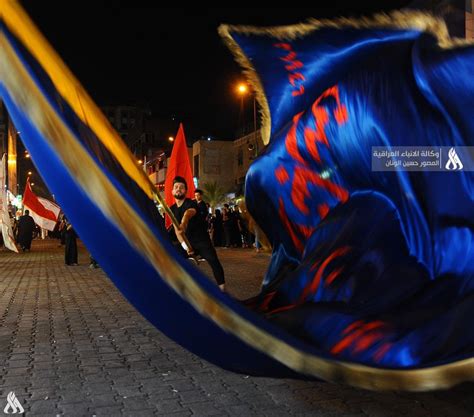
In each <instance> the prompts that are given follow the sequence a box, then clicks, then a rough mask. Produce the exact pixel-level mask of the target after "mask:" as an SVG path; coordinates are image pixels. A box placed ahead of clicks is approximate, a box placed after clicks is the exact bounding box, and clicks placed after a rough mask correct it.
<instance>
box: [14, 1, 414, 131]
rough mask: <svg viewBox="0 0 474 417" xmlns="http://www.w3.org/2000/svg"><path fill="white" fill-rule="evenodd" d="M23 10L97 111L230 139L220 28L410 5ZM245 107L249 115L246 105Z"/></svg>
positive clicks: (229, 60)
mask: <svg viewBox="0 0 474 417" xmlns="http://www.w3.org/2000/svg"><path fill="white" fill-rule="evenodd" d="M110 3H112V2H110ZM381 3H383V6H381V5H380V4H381ZM22 4H23V6H24V7H25V9H26V10H27V12H28V13H29V15H30V16H31V17H32V19H33V21H34V22H35V23H36V24H37V25H38V26H39V28H40V30H41V31H42V32H43V34H44V35H45V36H46V38H47V39H48V40H49V41H50V42H51V43H52V45H53V46H54V48H55V49H56V50H57V51H58V52H59V54H60V55H61V57H62V58H63V59H64V61H65V62H66V63H67V65H68V66H69V67H70V68H71V70H72V72H73V73H74V74H75V75H76V77H77V78H78V79H79V80H80V81H81V83H82V84H83V85H84V87H85V88H86V90H87V91H88V92H89V94H91V96H92V97H93V98H94V100H95V101H96V102H97V103H98V104H99V105H103V104H125V105H126V104H138V105H146V106H148V107H150V108H151V109H152V110H153V112H154V114H156V115H159V116H162V117H164V118H171V117H172V116H175V117H176V120H178V121H182V122H183V123H184V126H185V130H186V132H187V134H188V135H193V136H194V137H195V138H197V137H199V136H201V135H206V136H207V135H211V136H213V137H215V138H217V139H234V132H235V131H236V129H237V128H238V125H239V123H241V121H242V119H241V117H240V116H241V115H240V114H239V112H240V99H239V98H238V97H237V95H236V93H235V85H236V84H237V82H238V81H239V80H243V77H242V76H241V75H240V69H239V67H238V66H237V64H235V62H234V60H233V57H232V55H231V53H230V51H229V50H228V49H227V48H226V47H225V46H224V45H223V43H222V41H221V40H220V37H219V36H218V34H217V27H218V25H219V24H221V23H232V24H251V25H258V26H263V25H276V24H292V23H297V22H301V21H304V20H306V19H308V18H310V17H316V18H325V17H336V16H341V15H344V16H358V15H362V14H372V13H374V12H377V11H389V10H391V9H394V8H400V7H403V6H405V5H407V4H408V2H407V1H384V2H380V1H375V2H372V4H373V7H367V6H365V8H359V9H355V8H347V7H343V6H341V7H339V8H336V7H335V6H337V5H338V4H341V2H337V1H331V2H328V4H331V6H334V8H331V9H323V8H319V9H318V8H313V9H284V8H280V9H278V8H277V9H275V8H273V9H271V10H269V9H263V8H262V9H202V8H199V9H198V8H187V9H173V8H156V7H155V8H153V7H119V6H117V5H113V4H111V5H109V6H107V2H100V1H97V2H94V4H93V5H87V4H86V2H74V3H73V2H62V3H56V2H39V1H37V0H31V1H23V2H22ZM116 4H120V2H116ZM366 4H369V3H366ZM382 7H383V8H382ZM246 104H247V106H246V110H247V112H250V114H251V111H252V110H251V106H252V104H251V101H250V100H249V101H248V103H246Z"/></svg>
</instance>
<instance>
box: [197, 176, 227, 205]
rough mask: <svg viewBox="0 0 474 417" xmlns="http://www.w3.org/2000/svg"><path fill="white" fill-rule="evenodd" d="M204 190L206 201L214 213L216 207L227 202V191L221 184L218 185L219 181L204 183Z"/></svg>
mask: <svg viewBox="0 0 474 417" xmlns="http://www.w3.org/2000/svg"><path fill="white" fill-rule="evenodd" d="M202 190H203V191H204V196H203V198H204V201H206V202H207V203H209V205H210V206H211V208H212V211H213V212H214V208H215V206H217V205H218V204H219V203H222V202H223V201H225V198H226V195H225V191H224V189H223V188H222V187H221V186H220V185H219V184H217V181H214V182H207V183H204V184H203V185H202Z"/></svg>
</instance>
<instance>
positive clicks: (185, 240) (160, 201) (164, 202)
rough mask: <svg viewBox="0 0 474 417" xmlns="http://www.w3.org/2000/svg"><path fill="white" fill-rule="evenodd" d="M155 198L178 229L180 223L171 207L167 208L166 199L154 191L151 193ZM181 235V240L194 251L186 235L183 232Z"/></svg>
mask: <svg viewBox="0 0 474 417" xmlns="http://www.w3.org/2000/svg"><path fill="white" fill-rule="evenodd" d="M153 195H154V197H155V199H156V200H157V201H158V203H160V204H161V205H162V206H163V209H164V210H165V213H166V214H167V215H168V216H169V217H170V219H171V223H173V225H174V226H175V227H176V228H177V229H180V227H181V225H180V224H179V222H178V220H177V219H176V217H175V216H174V214H173V212H172V211H171V209H170V208H169V206H168V204H166V201H165V200H164V199H163V197H161V195H160V193H157V192H154V193H153ZM182 237H183V241H184V243H186V246H187V247H188V248H191V249H192V253H194V249H193V247H192V245H191V243H190V242H189V239H188V238H187V237H186V234H185V233H183V235H182Z"/></svg>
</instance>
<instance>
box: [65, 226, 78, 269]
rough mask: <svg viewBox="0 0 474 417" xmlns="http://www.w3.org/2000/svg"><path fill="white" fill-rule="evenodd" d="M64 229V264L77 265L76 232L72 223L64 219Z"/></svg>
mask: <svg viewBox="0 0 474 417" xmlns="http://www.w3.org/2000/svg"><path fill="white" fill-rule="evenodd" d="M65 229H66V231H65V232H64V236H65V240H66V246H65V249H64V260H65V262H66V265H69V266H72V265H77V240H76V239H77V234H76V232H75V230H74V229H73V228H72V224H71V223H69V222H68V221H67V220H66V226H65Z"/></svg>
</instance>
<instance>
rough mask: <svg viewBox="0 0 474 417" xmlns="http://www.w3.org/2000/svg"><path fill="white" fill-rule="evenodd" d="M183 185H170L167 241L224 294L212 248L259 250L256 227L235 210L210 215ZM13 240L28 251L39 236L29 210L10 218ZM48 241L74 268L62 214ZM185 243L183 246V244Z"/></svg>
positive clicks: (71, 237) (69, 229)
mask: <svg viewBox="0 0 474 417" xmlns="http://www.w3.org/2000/svg"><path fill="white" fill-rule="evenodd" d="M186 193H187V184H186V181H185V180H184V178H182V177H176V178H175V179H174V182H173V197H174V200H175V204H173V205H172V206H171V207H170V208H171V210H172V211H173V214H174V216H175V217H176V219H177V220H178V222H179V224H180V226H179V227H176V226H174V227H172V228H170V229H169V230H168V232H169V235H170V238H171V240H172V241H173V242H174V243H175V244H176V246H177V247H178V249H179V250H181V251H182V252H183V254H184V255H185V256H187V257H191V258H192V259H194V257H195V256H196V257H199V258H201V259H205V260H206V261H207V262H208V263H209V266H210V267H211V268H212V270H213V274H214V278H215V280H216V282H217V284H218V285H219V287H220V288H221V290H223V291H224V288H225V278H224V270H223V268H222V265H221V263H220V261H219V258H218V256H217V253H216V250H215V247H225V248H231V247H232V248H252V247H254V248H255V250H256V251H257V252H259V251H260V250H261V245H260V242H259V233H258V227H257V226H256V224H255V223H254V222H253V220H252V218H251V217H250V216H248V215H246V213H245V210H242V209H241V208H240V207H239V206H230V205H229V204H224V205H223V207H222V210H220V209H216V210H215V211H214V213H212V212H211V210H210V207H209V204H207V203H206V202H205V201H204V199H203V195H204V193H203V191H202V190H200V189H196V190H195V194H194V196H195V198H194V199H189V198H186ZM12 223H13V231H14V236H15V239H16V242H17V245H18V247H19V249H21V250H22V251H23V252H28V251H30V250H31V242H32V240H33V239H34V238H35V237H36V236H39V235H40V233H41V230H40V228H39V227H38V225H37V224H36V223H35V221H34V220H33V217H31V216H30V213H29V210H25V212H24V214H23V215H22V216H20V217H18V218H15V217H12ZM48 235H49V237H52V238H57V239H58V240H59V241H60V243H59V246H64V260H65V264H66V265H68V266H75V265H77V264H78V251H77V238H78V236H77V234H76V232H75V230H74V228H73V226H72V224H71V223H70V222H69V221H68V219H67V218H66V216H65V215H64V213H62V212H61V213H60V215H59V218H58V221H57V223H56V227H55V229H54V231H52V232H49V233H48ZM186 242H187V243H186ZM89 267H90V268H98V267H99V265H98V263H97V261H96V260H95V259H94V258H93V257H92V256H90V265H89Z"/></svg>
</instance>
